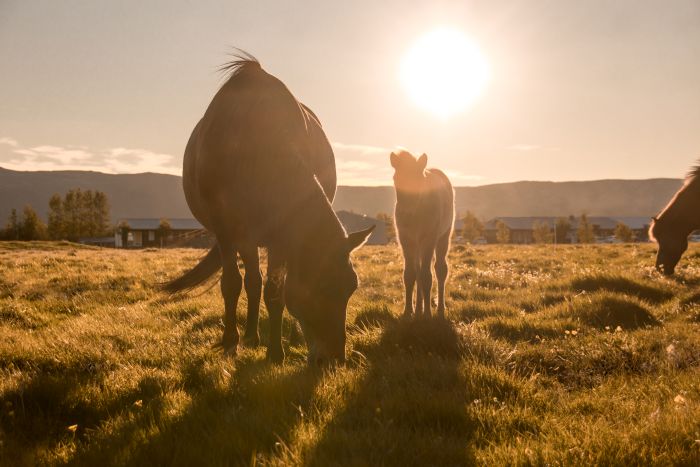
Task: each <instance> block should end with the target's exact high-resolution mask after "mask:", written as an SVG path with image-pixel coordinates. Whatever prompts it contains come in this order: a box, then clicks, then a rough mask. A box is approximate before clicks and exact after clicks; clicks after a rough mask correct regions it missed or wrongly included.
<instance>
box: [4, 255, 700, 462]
mask: <svg viewBox="0 0 700 467" xmlns="http://www.w3.org/2000/svg"><path fill="white" fill-rule="evenodd" d="M201 254H202V251H198V250H187V249H182V250H144V251H117V250H102V249H96V248H81V247H79V246H76V245H73V244H68V243H46V242H45V243H19V242H13V243H0V464H2V465H37V464H49V465H60V464H71V465H103V464H105V463H107V464H116V465H122V464H130V465H318V466H326V465H353V466H354V465H357V466H364V465H465V464H466V465H469V464H481V465H501V464H519V465H532V464H552V465H569V464H574V465H592V464H605V465H608V464H618V465H627V464H631V465H639V464H650V463H653V464H661V465H698V463H700V289H699V288H698V287H700V249H699V248H697V247H695V246H693V247H691V251H689V252H688V254H687V255H686V257H685V258H684V259H683V260H682V262H681V264H680V267H679V269H678V275H677V276H676V277H675V278H672V279H668V278H665V277H662V276H660V275H658V274H657V273H656V272H655V271H654V268H653V264H654V248H653V246H652V245H601V246H558V247H556V248H552V247H537V246H478V247H469V246H461V245H459V246H455V247H454V248H453V250H452V252H451V255H450V260H451V265H452V270H451V271H452V273H451V277H452V279H451V282H450V283H449V285H448V302H447V305H448V313H447V316H448V320H446V321H439V320H436V319H432V320H425V319H418V320H405V319H402V318H401V317H400V314H401V311H402V310H403V304H402V300H403V299H402V297H403V291H402V284H401V271H402V263H401V257H400V254H399V251H398V250H397V249H396V248H395V247H363V248H362V249H361V250H359V251H357V252H356V253H355V254H354V263H355V265H356V269H357V271H358V274H359V277H360V281H361V285H360V288H359V289H358V291H357V292H356V294H355V295H354V296H353V298H352V299H351V301H350V305H349V309H348V320H347V323H348V324H347V329H348V348H347V355H348V363H347V364H346V365H345V366H342V367H337V368H331V369H326V370H318V369H313V368H308V367H307V365H306V359H305V358H306V350H305V348H304V347H303V345H302V343H301V341H300V339H299V338H298V337H297V336H296V333H295V329H294V326H293V325H292V323H291V322H290V321H289V319H288V315H287V318H285V323H284V334H285V347H286V349H285V350H286V354H287V359H286V362H285V364H284V365H282V366H274V365H271V364H269V363H268V362H267V361H266V360H265V349H264V347H259V348H254V349H249V348H242V349H241V350H240V351H239V354H238V356H237V357H235V358H231V357H226V356H224V355H222V354H221V353H217V352H216V351H214V350H212V345H213V344H214V343H216V342H218V340H219V339H220V338H221V332H222V327H221V326H222V325H221V310H222V300H221V298H220V296H219V292H218V287H214V288H212V289H210V290H206V291H205V290H202V291H199V292H198V293H194V294H191V295H189V296H182V297H175V298H172V299H170V298H167V297H163V296H161V295H159V294H157V293H156V292H155V291H154V285H155V284H156V283H158V282H160V281H163V280H164V279H166V278H167V277H171V276H173V275H174V274H177V273H178V272H180V271H182V270H184V269H186V268H188V267H189V266H191V265H192V264H194V262H195V261H196V260H197V259H198V257H200V256H201ZM244 309H245V296H243V297H242V299H241V302H240V304H239V311H240V321H241V327H242V325H243V324H242V323H244V321H245V316H244V314H243V310H244ZM267 330H268V328H267V319H266V313H265V311H264V310H263V312H262V316H261V336H262V339H263V342H266V341H267Z"/></svg>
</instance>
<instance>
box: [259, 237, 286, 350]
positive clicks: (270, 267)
mask: <svg viewBox="0 0 700 467" xmlns="http://www.w3.org/2000/svg"><path fill="white" fill-rule="evenodd" d="M284 275H285V271H284V261H282V260H281V258H279V256H278V255H277V254H276V253H275V252H274V251H272V250H268V255H267V278H266V279H265V290H264V292H263V296H264V299H265V307H266V308H267V313H268V315H269V317H270V342H269V343H268V346H267V358H268V359H269V360H270V361H272V362H274V363H282V361H283V360H284V349H283V348H282V312H283V311H284V279H285V276H284Z"/></svg>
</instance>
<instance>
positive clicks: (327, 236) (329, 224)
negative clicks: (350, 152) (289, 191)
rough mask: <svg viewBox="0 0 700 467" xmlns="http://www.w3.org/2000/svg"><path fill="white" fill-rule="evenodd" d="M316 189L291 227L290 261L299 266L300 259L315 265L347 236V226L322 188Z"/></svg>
mask: <svg viewBox="0 0 700 467" xmlns="http://www.w3.org/2000/svg"><path fill="white" fill-rule="evenodd" d="M317 191H318V193H316V190H314V193H313V195H312V196H310V197H309V198H308V199H307V200H306V202H305V203H304V207H303V209H302V210H301V212H300V214H299V215H298V216H295V217H294V219H293V220H292V221H291V222H290V225H289V228H288V230H287V249H288V253H289V254H288V255H287V256H288V262H289V265H290V267H292V268H293V267H295V266H296V265H298V263H299V262H303V263H305V264H306V265H312V264H316V263H318V262H320V261H321V260H322V259H323V258H324V256H325V254H326V253H327V252H328V251H329V250H331V249H333V248H334V247H336V246H338V245H340V244H341V243H342V241H343V240H344V239H345V230H344V229H343V227H342V225H341V224H340V221H339V220H338V218H337V217H336V216H335V214H334V212H333V208H332V207H331V205H330V203H329V202H328V199H327V198H326V197H325V195H324V194H323V192H322V190H321V189H320V187H319V189H318V190H317Z"/></svg>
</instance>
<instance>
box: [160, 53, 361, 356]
mask: <svg viewBox="0 0 700 467" xmlns="http://www.w3.org/2000/svg"><path fill="white" fill-rule="evenodd" d="M239 58H240V59H239V60H236V61H234V62H231V63H230V64H228V65H227V66H226V67H225V69H226V71H228V72H229V73H230V76H229V77H228V79H227V81H226V82H225V83H224V85H223V86H222V87H221V89H220V90H219V91H218V92H217V93H216V95H215V96H214V98H213V100H212V102H211V103H210V104H209V107H208V108H207V110H206V112H205V113H204V116H203V117H202V119H201V120H200V121H199V123H198V124H197V126H196V127H195V128H194V131H193V132H192V136H191V137H190V140H189V142H188V143H187V148H186V150H185V158H184V165H183V187H184V191H185V197H186V199H187V203H188V205H189V207H190V209H191V211H192V214H193V215H194V216H195V217H196V218H197V220H199V221H200V222H201V223H202V225H204V226H205V227H206V228H207V229H208V230H209V231H210V232H212V233H214V234H215V236H216V240H217V245H216V246H215V247H214V248H213V249H212V250H211V251H209V253H208V254H207V255H206V256H205V257H204V258H203V259H202V261H201V262H200V263H199V264H198V265H196V266H195V267H194V268H193V269H192V270H190V271H189V272H187V273H185V274H184V275H183V276H182V277H180V278H178V279H175V280H173V281H171V282H170V283H168V284H166V285H165V287H164V288H165V290H167V291H169V292H171V293H172V292H178V291H182V290H188V289H192V288H193V287H196V286H197V285H199V284H202V283H204V282H205V281H207V280H208V279H209V278H210V277H212V276H213V275H214V274H215V273H216V272H217V271H218V270H219V269H223V273H222V276H221V293H222V295H223V298H224V308H225V311H224V335H223V340H222V342H221V346H222V347H223V348H224V350H225V351H227V352H232V353H235V351H236V348H237V346H238V341H239V334H238V326H237V319H236V308H237V304H238V298H239V296H240V293H241V288H242V285H243V281H242V278H241V274H240V272H239V270H238V265H237V255H240V256H241V259H242V260H243V263H244V266H245V276H246V277H245V288H246V293H247V296H248V320H247V327H246V332H245V337H244V340H246V341H248V342H249V343H251V344H257V342H258V308H259V303H260V294H261V285H262V277H261V274H260V270H259V259H258V247H266V248H267V251H268V268H267V278H266V282H265V290H264V300H265V306H266V308H267V311H268V313H269V318H270V343H269V345H268V349H267V354H268V358H270V359H271V360H272V361H275V362H281V361H282V360H283V358H284V352H283V350H282V311H283V309H284V306H285V305H286V306H287V309H288V310H289V311H290V313H291V314H292V315H293V316H295V317H296V318H297V319H298V320H299V323H300V324H301V327H302V331H303V332H304V337H305V339H306V342H307V345H308V348H309V362H311V363H321V362H326V361H332V360H337V361H342V360H344V358H345V313H346V308H347V303H348V300H349V299H350V296H351V295H352V293H353V292H354V291H355V289H356V288H357V275H356V274H355V271H354V270H353V267H352V264H351V262H350V252H351V251H352V250H353V249H355V248H357V247H359V246H360V245H362V243H364V241H365V240H366V239H367V237H368V236H369V234H370V232H371V229H368V230H365V231H362V232H356V233H352V234H350V235H347V234H346V232H345V230H344V229H343V227H342V225H341V224H340V221H338V218H337V217H336V216H335V213H334V212H333V209H332V208H331V204H330V202H329V198H330V199H332V198H333V196H334V194H335V188H336V187H335V183H336V179H335V162H334V158H333V152H332V150H331V147H330V144H329V143H328V140H327V139H326V136H325V134H324V132H323V130H322V128H321V125H320V123H319V121H318V119H317V118H316V116H315V115H314V114H313V113H312V112H311V111H310V110H309V109H308V108H307V107H305V106H304V105H303V104H301V103H300V102H298V101H297V100H296V99H295V98H294V96H293V95H292V94H291V92H290V91H289V90H288V89H287V87H286V86H285V85H284V84H283V83H282V82H281V81H280V80H278V79H277V78H275V77H274V76H272V75H270V74H268V73H267V72H265V71H264V70H263V69H262V68H261V66H260V64H259V63H258V61H257V60H255V59H254V58H253V57H250V56H246V57H242V58H241V57H239Z"/></svg>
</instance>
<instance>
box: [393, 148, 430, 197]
mask: <svg viewBox="0 0 700 467" xmlns="http://www.w3.org/2000/svg"><path fill="white" fill-rule="evenodd" d="M389 159H390V160H391V166H392V167H393V168H394V186H395V187H396V191H397V192H399V193H406V194H408V193H418V192H420V191H421V187H422V185H423V181H424V179H425V174H424V172H425V166H426V165H427V164H428V156H426V155H425V154H423V155H421V156H420V157H418V158H416V157H414V156H413V155H412V154H411V153H410V152H408V151H399V152H398V153H396V154H395V153H393V152H392V153H391V155H390V156H389Z"/></svg>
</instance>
